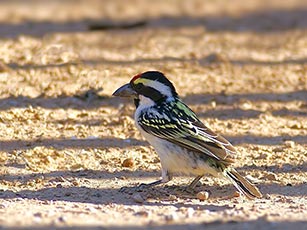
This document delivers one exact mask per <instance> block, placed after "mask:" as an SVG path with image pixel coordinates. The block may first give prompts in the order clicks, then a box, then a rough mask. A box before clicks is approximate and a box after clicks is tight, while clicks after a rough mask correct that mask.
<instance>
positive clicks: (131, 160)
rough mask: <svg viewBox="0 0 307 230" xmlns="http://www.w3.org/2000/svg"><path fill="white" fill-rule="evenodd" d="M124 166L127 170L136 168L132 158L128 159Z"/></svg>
mask: <svg viewBox="0 0 307 230" xmlns="http://www.w3.org/2000/svg"><path fill="white" fill-rule="evenodd" d="M122 166H123V167H125V168H132V167H133V166H134V161H133V159H132V158H127V159H125V160H124V161H123V163H122Z"/></svg>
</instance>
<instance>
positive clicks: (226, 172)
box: [113, 71, 262, 199]
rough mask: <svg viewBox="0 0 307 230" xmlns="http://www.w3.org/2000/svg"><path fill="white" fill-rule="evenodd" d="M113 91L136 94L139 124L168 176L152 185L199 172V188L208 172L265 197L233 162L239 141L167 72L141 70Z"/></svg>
mask: <svg viewBox="0 0 307 230" xmlns="http://www.w3.org/2000/svg"><path fill="white" fill-rule="evenodd" d="M113 96H117V97H128V98H131V99H133V101H134V104H135V107H136V110H135V114H134V120H135V124H136V127H137V128H138V130H139V131H140V132H141V134H142V135H143V137H144V138H145V139H146V140H147V141H148V142H149V143H150V144H151V145H152V146H153V148H154V150H155V151H156V153H157V154H158V156H159V158H160V163H161V171H162V177H161V179H160V180H158V181H155V182H152V183H150V184H148V185H149V186H155V185H159V184H165V183H167V182H169V181H171V180H172V179H173V177H174V175H175V174H184V175H192V176H194V177H195V179H194V180H193V181H192V182H191V183H190V184H189V186H188V188H189V189H190V190H193V189H194V188H195V186H196V185H197V183H198V182H199V180H200V179H201V178H202V177H203V176H204V175H206V174H210V175H212V176H214V177H219V178H225V179H228V181H230V182H231V183H232V184H233V185H234V187H235V188H236V189H237V190H238V191H239V192H240V193H241V194H243V195H245V197H247V198H248V199H255V198H261V197H262V194H261V192H260V191H259V189H258V188H257V187H256V186H255V185H254V184H252V183H251V182H250V181H248V180H247V179H246V178H245V177H243V176H241V175H240V174H239V173H238V172H237V171H236V169H235V168H234V167H233V163H234V162H235V160H236V150H235V148H234V146H233V145H232V144H231V143H230V142H229V141H228V140H226V139H225V138H224V137H223V136H221V135H218V134H216V133H215V132H214V131H212V130H211V129H210V128H208V127H207V126H206V125H205V124H204V123H203V122H202V121H201V120H200V119H199V118H198V117H197V115H196V114H195V113H194V112H193V111H192V110H191V109H190V108H189V107H188V106H187V105H186V104H185V103H184V102H183V101H182V100H181V98H180V97H179V95H178V93H177V91H176V89H175V87H174V85H173V84H172V82H171V81H170V80H169V79H168V78H166V76H165V75H164V74H163V73H162V72H159V71H147V72H144V73H140V74H137V75H135V76H134V77H133V78H132V79H131V80H130V82H129V83H127V84H125V85H123V86H121V87H119V88H118V89H117V90H116V91H115V92H114V93H113Z"/></svg>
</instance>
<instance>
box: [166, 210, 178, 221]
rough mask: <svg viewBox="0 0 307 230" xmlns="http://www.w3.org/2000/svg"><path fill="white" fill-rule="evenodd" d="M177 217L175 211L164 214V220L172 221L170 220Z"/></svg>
mask: <svg viewBox="0 0 307 230" xmlns="http://www.w3.org/2000/svg"><path fill="white" fill-rule="evenodd" d="M178 219H179V218H178V215H177V214H176V213H175V212H173V213H171V214H170V215H166V216H165V220H166V221H167V222H172V221H175V220H178Z"/></svg>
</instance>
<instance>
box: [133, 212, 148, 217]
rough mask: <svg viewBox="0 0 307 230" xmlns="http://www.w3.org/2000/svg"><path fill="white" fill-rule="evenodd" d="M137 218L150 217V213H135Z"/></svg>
mask: <svg viewBox="0 0 307 230" xmlns="http://www.w3.org/2000/svg"><path fill="white" fill-rule="evenodd" d="M134 215H135V216H142V217H148V216H149V212H147V211H139V212H136V213H134Z"/></svg>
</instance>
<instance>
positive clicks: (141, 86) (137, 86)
mask: <svg viewBox="0 0 307 230" xmlns="http://www.w3.org/2000/svg"><path fill="white" fill-rule="evenodd" d="M134 88H135V89H136V90H140V89H142V88H143V83H139V84H136V85H135V86H134Z"/></svg>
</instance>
